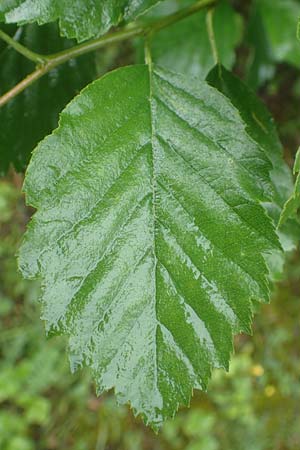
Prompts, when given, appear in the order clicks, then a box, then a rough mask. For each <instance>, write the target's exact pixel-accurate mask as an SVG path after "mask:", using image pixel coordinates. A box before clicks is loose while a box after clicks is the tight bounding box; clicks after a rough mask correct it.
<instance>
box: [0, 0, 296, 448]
mask: <svg viewBox="0 0 300 450" xmlns="http://www.w3.org/2000/svg"><path fill="white" fill-rule="evenodd" d="M250 3H251V2H250V1H246V0H245V1H244V2H243V1H240V0H236V1H233V4H235V6H236V7H237V10H238V11H239V12H240V13H242V14H243V16H244V18H246V19H247V18H248V19H249V17H250V21H249V22H248V24H249V27H248V28H245V30H244V35H243V36H244V37H243V40H242V41H241V42H240V45H239V47H238V49H237V51H236V61H235V66H234V70H235V72H236V73H237V74H239V75H240V76H241V77H243V78H244V79H246V80H248V81H249V82H250V84H251V85H252V87H253V88H255V89H256V90H258V92H259V94H260V95H261V97H262V98H263V99H264V100H265V102H266V103H267V105H268V107H269V109H270V110H271V112H272V113H273V115H274V117H275V120H276V122H277V124H278V127H279V133H280V136H281V139H282V142H283V144H284V149H285V157H286V160H287V161H288V162H289V164H290V165H292V163H293V158H294V154H295V151H296V150H297V147H298V146H299V144H300V114H299V105H300V77H299V67H300V43H299V50H298V47H297V46H296V44H295V45H294V47H293V52H294V53H293V58H291V57H290V53H289V54H288V57H284V58H281V59H280V58H277V59H276V58H273V59H272V58H271V59H272V60H271V59H270V60H269V59H268V60H266V54H263V55H261V53H263V51H264V49H263V48H262V47H259V45H260V44H259V43H257V41H256V39H258V35H257V34H256V33H255V32H254V33H253V28H251V27H252V25H251V23H252V24H253V21H254V20H256V16H255V17H254V18H253V17H252V16H251V15H249V5H250ZM247 5H248V6H247ZM247 8H248V9H247ZM251 21H252V22H251ZM255 29H256V30H257V28H255ZM289 30H290V28H289ZM291 36H292V37H290V35H289V36H288V39H292V40H293V39H295V42H296V36H295V30H291ZM247 42H248V44H247ZM249 42H250V44H251V45H249ZM255 45H256V47H255ZM253 46H254V47H253ZM253 48H255V49H256V50H261V52H260V51H257V52H256V53H257V54H255V55H254V56H253V51H252V50H253ZM274 48H275V49H276V47H274ZM251 49H252V50H251ZM135 52H136V43H135V44H134V45H133V46H131V45H129V44H128V43H126V44H124V46H118V47H117V46H111V47H109V48H108V49H107V50H105V51H102V52H101V54H98V56H97V64H98V66H99V67H98V72H99V73H103V72H104V71H106V70H108V69H111V68H113V67H116V66H119V65H123V64H128V63H130V62H132V61H133V60H134V57H135ZM298 52H299V53H298ZM260 57H261V58H262V59H261V60H260V59H259V58H260ZM297 58H298V59H297ZM278 59H280V60H278ZM294 60H295V61H299V62H298V64H294V63H293V61H294ZM266 62H267V63H268V67H267V68H266V67H265V65H266ZM262 69H263V70H262ZM267 69H268V70H267ZM21 185H22V175H18V174H16V173H15V172H14V171H13V170H11V171H10V173H9V174H8V176H7V177H5V178H2V179H0V450H300V345H299V342H300V340H299V338H300V320H299V318H300V312H299V301H300V283H299V279H300V255H299V251H296V252H294V253H293V254H290V255H288V258H287V262H286V266H285V270H284V274H283V277H282V281H281V282H280V283H278V284H277V285H276V286H274V287H273V293H272V302H271V304H270V305H265V306H263V307H262V308H261V309H260V311H259V313H258V314H257V316H256V318H255V323H254V335H253V336H250V337H249V336H244V335H243V336H238V337H237V338H236V342H235V349H236V352H235V355H234V356H233V358H232V362H231V365H230V372H229V374H226V373H225V372H223V371H215V372H214V375H213V379H212V381H211V382H210V384H209V392H208V393H200V392H195V395H194V397H193V399H192V402H191V408H190V409H183V410H180V411H179V413H178V415H177V416H176V418H175V419H174V420H170V421H168V422H167V423H166V424H165V425H164V427H163V429H162V430H161V432H160V433H159V434H158V435H155V434H154V433H153V432H152V431H151V430H150V429H148V428H146V427H145V426H144V425H143V424H142V421H141V420H139V419H134V417H133V415H132V413H131V411H130V410H129V408H128V407H127V406H117V405H116V402H115V400H114V397H113V395H112V394H110V393H108V394H106V395H104V396H102V397H101V398H97V397H96V396H95V388H94V385H93V382H92V378H91V375H90V373H89V372H88V371H81V372H78V373H76V374H71V372H70V369H69V363H68V357H67V352H66V345H67V344H66V342H65V340H64V339H63V338H52V339H50V340H47V339H46V337H45V333H44V329H43V323H42V322H41V321H40V320H39V305H38V297H39V286H38V284H37V283H34V282H26V281H24V280H22V278H21V276H20V275H19V273H18V271H17V262H16V257H15V255H16V252H17V249H18V245H19V242H20V239H21V236H22V234H23V232H24V230H25V226H26V223H27V222H28V220H29V218H30V216H31V214H32V211H31V210H29V209H28V208H26V207H25V205H24V199H23V196H22V195H21Z"/></svg>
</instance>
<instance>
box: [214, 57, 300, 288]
mask: <svg viewBox="0 0 300 450" xmlns="http://www.w3.org/2000/svg"><path fill="white" fill-rule="evenodd" d="M207 81H208V83H209V84H211V85H212V86H214V87H215V88H217V89H218V90H219V91H220V92H222V93H223V94H224V95H226V97H228V98H229V99H230V101H231V102H232V103H233V105H234V106H235V107H236V108H237V109H238V110H239V113H240V114H241V116H242V119H243V120H244V122H245V124H246V126H247V132H248V133H249V135H250V136H251V137H252V138H253V139H254V140H255V141H256V142H258V143H259V144H260V145H261V147H262V148H263V149H264V151H265V153H266V155H267V157H268V158H269V159H270V161H271V162H272V164H273V169H272V171H271V174H270V175H271V180H272V182H273V186H274V194H275V195H274V198H273V201H272V202H268V203H265V207H266V210H267V211H268V213H269V215H270V216H271V217H272V219H273V220H274V224H275V226H277V225H278V222H279V217H280V213H281V211H282V208H283V206H284V203H285V202H286V200H287V198H288V197H289V196H290V194H291V191H292V189H293V179H292V174H291V171H290V169H289V167H288V165H287V164H286V163H285V162H284V161H283V149H282V145H281V143H280V140H279V137H278V134H277V131H276V127H275V124H274V121H273V119H272V117H271V114H270V113H269V111H268V110H267V108H266V106H265V104H264V103H263V102H262V101H261V100H260V99H259V98H258V97H257V95H255V93H254V92H253V91H252V90H251V89H250V88H249V87H248V86H247V85H246V84H245V83H244V82H243V81H242V80H240V79H239V78H238V77H236V76H235V75H233V74H232V73H231V72H228V71H227V70H226V69H225V68H224V67H220V66H216V67H215V68H214V69H213V70H212V71H211V72H210V73H209V75H208V77H207ZM299 231H300V228H299V226H298V224H297V223H294V222H292V223H289V224H287V225H286V227H285V228H284V229H282V230H280V231H279V232H278V234H279V237H280V241H281V245H282V247H283V249H284V250H285V251H286V252H287V251H291V250H294V249H295V248H296V245H297V242H298V240H299ZM267 260H268V265H269V268H270V272H271V277H272V279H280V277H281V275H282V270H283V264H284V261H285V256H284V254H283V253H282V252H281V251H278V250H274V251H273V252H272V254H270V255H267Z"/></svg>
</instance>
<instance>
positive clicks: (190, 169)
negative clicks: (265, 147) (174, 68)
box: [20, 65, 278, 429]
mask: <svg viewBox="0 0 300 450" xmlns="http://www.w3.org/2000/svg"><path fill="white" fill-rule="evenodd" d="M137 117H138V120H136V119H137ZM270 168H271V165H270V163H269V161H268V159H267V158H266V155H265V153H264V152H263V151H262V150H261V148H260V147H259V146H258V145H257V144H256V143H255V142H254V141H253V140H252V139H250V138H249V136H248V134H247V133H246V132H245V127H244V124H243V122H242V121H241V119H240V116H239V114H238V112H237V110H236V109H235V108H234V107H233V106H232V105H231V104H230V102H229V101H228V100H227V99H226V98H225V97H224V96H223V95H220V93H219V92H218V91H217V90H216V89H214V88H211V87H209V86H208V85H207V84H206V83H204V82H201V81H199V80H197V79H189V78H185V77H183V76H179V75H175V74H172V73H170V72H167V71H165V70H162V69H157V68H156V69H155V70H154V72H152V71H150V73H149V69H148V67H147V66H144V65H141V66H132V67H127V68H122V69H118V70H116V71H114V72H111V73H110V74H108V75H107V76H105V77H103V78H102V79H101V80H98V81H96V82H94V83H92V84H91V85H90V86H88V87H87V88H86V89H85V90H84V91H83V92H82V93H81V94H80V95H79V96H78V97H77V98H76V99H75V100H74V101H72V102H71V103H70V104H69V105H68V107H67V108H66V109H65V110H64V112H63V113H62V115H61V119H60V126H59V128H58V129H57V130H56V131H55V132H54V133H53V134H52V135H51V136H49V137H47V138H46V139H45V140H44V141H43V142H42V143H41V144H40V145H39V146H38V148H37V150H36V151H35V153H34V156H33V158H32V161H31V163H30V166H29V168H28V171H27V176H26V181H25V191H26V194H27V202H28V203H29V204H31V205H32V206H34V207H35V208H37V210H38V211H37V213H36V214H35V216H34V218H33V220H32V222H31V224H30V226H29V229H28V232H27V234H26V236H25V239H24V242H23V246H22V249H21V253H20V268H21V270H22V271H23V274H24V275H25V276H27V277H31V278H32V277H36V276H40V277H41V278H42V285H43V296H42V305H43V316H42V317H43V320H45V321H46V326H47V330H48V332H49V333H53V334H56V333H58V334H61V333H65V334H67V335H68V336H69V339H70V351H71V363H72V367H73V368H76V367H78V366H80V365H82V364H87V365H89V366H91V367H92V369H93V372H94V374H95V377H96V381H97V386H98V391H99V392H101V391H103V390H105V389H110V388H112V387H114V388H115V392H116V395H117V398H118V400H119V401H120V402H127V401H130V403H131V405H132V408H133V411H134V413H135V414H141V415H142V417H143V419H144V420H145V422H146V423H149V424H150V425H151V426H152V427H153V428H155V429H156V428H157V427H158V426H160V425H161V423H162V422H163V420H164V419H165V418H166V417H170V416H173V415H174V413H175V411H176V410H177V408H178V405H179V404H185V405H187V404H189V401H190V397H191V393H192V389H193V388H194V387H196V388H202V389H204V388H205V387H206V384H207V381H208V378H209V376H210V372H211V369H212V368H213V367H224V368H228V363H229V357H230V353H231V352H232V335H233V333H237V332H239V331H249V330H250V324H251V319H252V309H253V302H255V301H267V300H268V298H269V290H268V282H267V273H268V270H267V267H266V264H265V260H264V258H263V253H264V252H266V251H270V250H271V249H272V248H277V247H278V240H277V236H276V234H275V232H274V229H273V226H272V224H271V221H270V220H269V218H268V217H267V216H266V215H265V213H264V210H263V208H262V206H261V205H260V204H259V200H267V199H268V198H269V196H270V194H271V184H270V180H269V177H268V172H269V169H270Z"/></svg>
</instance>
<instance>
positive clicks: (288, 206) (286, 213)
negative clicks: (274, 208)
mask: <svg viewBox="0 0 300 450" xmlns="http://www.w3.org/2000/svg"><path fill="white" fill-rule="evenodd" d="M296 174H298V175H297V178H296V182H295V188H294V191H293V193H292V195H291V196H290V198H289V199H288V200H287V202H286V203H285V205H284V208H283V210H282V213H281V216H280V221H279V226H280V227H281V226H282V225H283V224H284V223H285V222H286V220H288V219H289V218H290V217H296V216H297V212H298V209H299V208H300V148H299V149H298V152H297V154H296V159H295V164H294V175H296Z"/></svg>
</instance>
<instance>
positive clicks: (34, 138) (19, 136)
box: [0, 24, 96, 174]
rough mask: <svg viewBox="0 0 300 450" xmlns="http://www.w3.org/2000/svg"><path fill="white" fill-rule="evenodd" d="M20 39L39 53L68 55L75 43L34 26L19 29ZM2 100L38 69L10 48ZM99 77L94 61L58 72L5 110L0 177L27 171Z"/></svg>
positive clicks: (0, 120) (1, 74)
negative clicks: (72, 104)
mask: <svg viewBox="0 0 300 450" xmlns="http://www.w3.org/2000/svg"><path fill="white" fill-rule="evenodd" d="M15 39H17V40H18V41H19V42H21V43H22V44H23V45H25V46H28V47H29V48H31V49H33V50H36V51H38V52H40V53H52V52H56V51H59V50H63V49H65V48H68V47H69V46H70V45H72V42H70V41H68V40H66V39H63V38H61V37H60V36H59V33H58V27H57V26H56V25H55V24H48V25H45V26H43V27H39V26H38V25H35V24H30V25H27V26H26V27H24V28H22V29H19V30H18V31H17V33H16V34H15ZM0 66H1V70H0V94H3V93H5V92H6V91H8V90H9V89H10V88H12V87H13V86H14V85H16V84H17V83H18V82H19V81H21V80H22V79H23V78H24V77H25V76H26V75H27V74H28V73H30V72H32V71H33V70H34V64H33V63H32V62H31V61H29V60H27V59H26V58H24V56H22V55H20V54H19V53H17V52H16V51H15V50H13V49H11V48H7V47H6V48H4V49H2V51H1V52H0ZM95 76H96V67H95V62H94V55H93V54H90V55H87V56H83V57H81V58H79V59H76V60H71V61H69V62H67V63H66V64H64V65H62V66H59V67H58V68H56V69H54V70H53V71H51V72H50V73H49V74H47V75H46V76H44V77H43V78H41V79H40V80H38V81H37V82H36V83H35V84H33V85H32V86H31V87H29V88H28V89H26V90H25V91H24V92H23V93H21V94H20V95H19V96H17V97H15V98H13V99H12V100H11V101H10V102H9V103H7V104H6V105H5V106H3V107H1V108H0V173H2V174H3V173H5V172H6V171H7V169H8V167H9V165H10V164H13V165H14V167H15V168H16V169H17V170H18V171H21V170H24V169H25V167H26V165H27V164H28V161H29V158H30V155H31V152H32V150H33V149H34V147H35V146H36V145H37V143H38V142H39V141H40V140H41V139H42V138H43V137H45V136H46V135H47V134H48V133H50V131H51V130H52V129H53V128H55V127H56V126H57V123H58V115H59V112H60V111H61V110H62V109H63V108H64V106H65V105H66V103H68V102H69V101H70V100H71V99H72V98H73V97H74V95H76V94H77V93H78V92H79V91H80V90H81V89H82V88H83V87H84V86H85V85H86V84H87V83H89V82H90V81H92V80H93V78H94V77H95Z"/></svg>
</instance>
